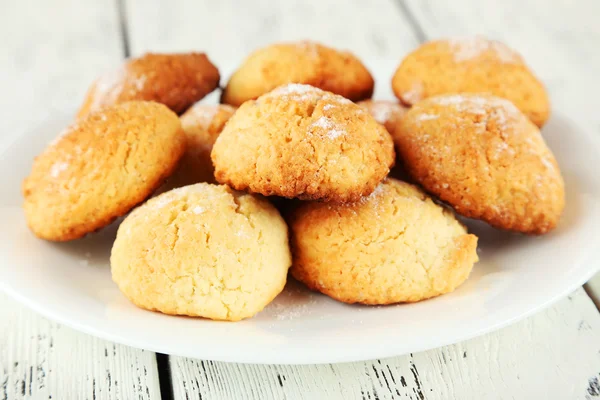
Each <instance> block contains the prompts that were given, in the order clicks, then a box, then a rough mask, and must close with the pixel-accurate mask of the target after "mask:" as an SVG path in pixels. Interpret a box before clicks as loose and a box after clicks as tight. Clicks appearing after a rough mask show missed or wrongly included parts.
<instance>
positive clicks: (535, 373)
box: [171, 289, 600, 400]
mask: <svg viewBox="0 0 600 400" xmlns="http://www.w3.org/2000/svg"><path fill="white" fill-rule="evenodd" d="M315 340H318V338H315ZM599 352H600V317H599V316H598V313H597V311H596V309H595V308H594V306H593V304H592V303H591V302H590V300H589V298H588V297H587V296H586V294H585V293H584V292H583V290H581V289H579V290H577V291H576V292H575V293H573V294H572V295H571V296H569V297H568V298H567V299H565V300H564V301H561V302H559V303H558V304H557V305H556V306H555V307H551V308H549V309H547V310H545V311H543V312H541V313H539V314H537V315H535V316H534V317H532V318H529V319H526V320H525V321H522V322H520V323H517V324H515V325H513V326H510V327H508V328H505V329H502V330H500V331H497V332H495V333H492V334H489V335H486V336H483V337H481V338H476V339H472V340H469V341H466V342H463V343H459V344H456V345H452V346H447V347H444V348H441V349H436V350H431V351H426V352H422V353H418V354H411V355H406V356H401V357H394V358H390V359H385V360H376V361H368V362H357V363H345V364H333V365H303V366H292V365H242V364H231V363H221V362H211V361H200V360H192V359H187V358H182V357H171V369H172V371H173V385H174V398H176V399H180V398H181V399H183V398H186V399H197V398H208V399H238V398H244V399H264V400H266V399H288V400H296V399H315V398H326V399H330V400H334V399H355V398H363V399H379V400H383V399H393V398H406V399H415V400H419V399H429V400H435V399H508V398H515V399H526V398H546V399H550V398H552V399H586V398H592V397H586V396H593V395H597V389H596V388H597V385H598V380H599V379H600V374H599V372H600V353H599Z"/></svg>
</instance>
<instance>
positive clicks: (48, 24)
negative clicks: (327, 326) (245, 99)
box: [0, 0, 600, 400]
mask: <svg viewBox="0 0 600 400" xmlns="http://www.w3.org/2000/svg"><path fill="white" fill-rule="evenodd" d="M599 16H600V1H598V0H585V1H584V0H579V1H575V2H574V1H572V0H560V1H546V0H537V1H536V0H504V1H485V0H455V1H453V2H447V1H441V0H440V1H424V0H408V1H405V2H403V1H401V0H387V1H384V0H373V1H371V2H366V1H362V0H352V1H344V0H317V1H308V0H304V1H303V0H293V1H267V0H261V1H244V2H242V1H239V2H238V1H235V0H227V1H224V0H221V1H210V0H202V1H198V0H182V1H160V0H151V1H148V0H114V1H109V0H103V1H96V0H72V1H67V0H55V1H43V0H38V1H34V0H26V1H12V2H9V1H4V2H2V6H1V8H0V44H1V46H0V48H1V49H2V50H1V55H0V59H1V61H2V62H1V63H0V73H1V75H2V79H1V80H0V82H1V86H0V89H1V90H0V110H2V113H1V115H2V123H3V126H4V131H3V133H2V135H0V145H3V144H6V143H7V142H8V141H10V138H11V137H14V136H15V135H17V134H18V133H19V132H21V131H23V130H26V129H29V128H31V127H33V126H35V125H36V124H38V123H40V122H41V121H43V120H44V118H46V117H47V116H48V115H50V114H51V113H52V112H53V110H62V109H69V108H72V107H74V106H75V105H76V104H77V103H78V102H79V101H80V99H81V98H82V96H83V94H84V91H85V89H86V88H87V86H88V84H89V83H90V82H91V80H92V79H93V78H94V77H95V76H96V75H97V74H98V72H99V71H103V70H106V69H107V68H109V67H111V66H114V65H116V64H118V63H119V62H120V61H121V60H122V59H123V58H124V57H125V56H129V55H138V54H141V53H143V52H145V51H147V50H154V51H182V50H203V51H206V52H207V53H208V54H209V56H210V57H211V59H213V60H215V61H216V63H217V64H219V65H225V64H227V63H231V62H233V63H237V62H239V61H240V59H241V57H242V56H244V55H245V54H247V53H248V51H249V50H251V49H254V48H256V47H258V46H261V45H265V44H268V43H271V42H273V41H281V40H295V39H304V38H311V39H316V40H320V41H322V42H324V43H326V44H329V45H332V46H335V47H342V48H350V49H352V50H353V51H355V52H356V53H357V54H358V55H359V56H361V57H364V58H377V57H380V58H389V57H395V58H398V60H399V59H400V58H401V57H402V55H403V54H405V53H406V52H407V51H409V50H411V49H412V48H414V47H415V46H417V45H418V44H419V43H420V42H422V41H424V40H427V39H430V38H435V37H440V36H446V35H465V34H476V33H479V34H485V35H489V36H491V37H494V38H497V39H500V40H503V41H505V42H507V43H508V44H509V45H511V46H513V47H515V48H517V49H518V50H519V51H520V52H521V53H523V54H524V55H525V57H526V59H527V60H528V62H529V63H530V65H531V66H532V67H533V69H534V70H535V71H536V72H537V73H538V74H539V75H540V76H541V78H542V79H543V80H544V82H546V83H547V85H548V87H549V89H550V92H551V94H552V99H553V105H554V107H555V108H557V109H558V108H560V109H561V110H562V111H563V112H565V113H569V114H570V115H573V116H575V117H577V118H579V120H580V121H581V123H582V125H583V126H585V127H586V128H588V129H591V130H595V131H596V132H598V134H600V113H599V112H598V107H599V106H600V102H599V101H597V99H598V93H599V92H600V78H598V71H600V56H599V55H598V45H599V44H600V25H599V24H598V22H597V18H598V17H599ZM381 84H387V83H385V82H383V83H381ZM9 172H10V171H4V172H3V173H9ZM598 262H599V263H600V260H598ZM0 278H1V277H0ZM592 282H594V280H592ZM595 282H596V283H595V284H594V283H589V284H588V285H587V286H586V291H587V293H586V291H584V289H578V290H576V291H575V292H574V293H572V294H571V295H570V296H569V297H567V298H565V299H563V300H561V301H559V302H558V303H556V304H555V305H553V306H552V307H550V308H548V309H547V310H545V311H543V312H540V313H539V314H537V315H535V316H533V317H531V318H528V319H526V320H524V321H522V322H519V323H517V324H515V325H513V326H510V327H508V328H505V329H502V330H500V331H497V332H495V333H492V334H489V335H486V336H483V337H479V338H476V339H473V340H469V341H467V342H464V343H459V344H456V345H452V346H447V347H444V348H440V349H436V350H431V351H427V352H423V353H418V354H410V355H405V356H401V357H395V358H391V359H386V360H376V361H370V362H358V363H348V364H338V365H322V366H260V365H238V364H226V363H219V362H211V361H199V360H191V359H186V358H181V357H168V356H165V355H159V354H154V353H152V352H148V351H142V350H136V349H133V348H129V347H126V346H122V345H118V344H113V343H109V342H107V341H104V340H100V339H96V338H94V337H91V336H87V335H85V334H82V333H78V332H75V331H73V330H71V329H69V328H66V327H64V326H61V325H58V324H56V323H54V322H51V321H48V320H46V319H44V318H42V317H40V316H38V315H36V314H34V313H33V312H31V311H29V310H27V309H25V308H24V307H22V306H20V305H19V304H17V303H16V302H15V301H13V300H10V299H8V298H7V297H6V296H4V295H2V294H0V321H1V322H0V399H17V398H36V399H37V398H40V399H78V398H83V399H129V398H138V399H158V398H161V397H162V398H163V399H171V398H175V399H181V398H189V399H197V398H203V399H238V398H239V399H242V398H243V399H318V398H319V399H320V398H327V399H354V398H362V399H390V398H405V399H420V400H423V399H484V398H485V399H528V398H535V399H538V398H544V399H590V400H591V399H595V398H599V399H600V314H599V313H598V310H597V308H596V307H595V306H594V303H593V302H592V300H591V299H590V297H589V295H588V293H589V294H590V295H592V297H593V296H594V293H600V277H596V278H595ZM594 287H596V289H594ZM596 298H600V295H598V294H596ZM597 304H598V303H597Z"/></svg>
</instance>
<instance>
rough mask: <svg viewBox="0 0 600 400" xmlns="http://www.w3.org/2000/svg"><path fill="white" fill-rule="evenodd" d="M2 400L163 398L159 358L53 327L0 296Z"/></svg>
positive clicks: (48, 322)
mask: <svg viewBox="0 0 600 400" xmlns="http://www.w3.org/2000/svg"><path fill="white" fill-rule="evenodd" d="M0 305H1V306H0V320H1V321H2V324H1V325H0V346H1V348H0V398H3V399H21V398H36V399H38V398H40V399H41V398H44V399H49V398H53V399H75V398H90V399H91V398H94V399H115V400H116V399H123V398H133V397H135V398H139V399H156V398H160V389H159V385H158V372H157V369H156V358H155V355H154V353H152V352H148V351H141V350H137V349H133V348H131V347H127V346H121V345H117V344H114V343H111V342H107V341H105V340H101V339H97V338H94V337H92V336H89V335H85V334H83V333H79V332H76V331H74V330H72V329H70V328H67V327H65V326H63V325H59V324H56V323H54V322H50V321H48V320H47V319H45V318H42V317H40V316H39V315H37V314H35V313H33V312H31V311H29V310H27V309H26V308H25V307H23V306H21V305H19V304H17V303H15V302H14V301H12V300H9V299H8V298H7V297H6V296H5V295H3V294H0Z"/></svg>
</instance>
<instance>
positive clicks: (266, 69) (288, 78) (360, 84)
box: [221, 41, 375, 106]
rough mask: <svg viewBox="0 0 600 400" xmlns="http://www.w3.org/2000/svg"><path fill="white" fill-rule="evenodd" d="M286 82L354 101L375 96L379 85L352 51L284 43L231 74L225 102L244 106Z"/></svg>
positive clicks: (255, 55) (257, 54) (253, 56)
mask: <svg viewBox="0 0 600 400" xmlns="http://www.w3.org/2000/svg"><path fill="white" fill-rule="evenodd" d="M286 83H304V84H307V85H311V86H315V87H318V88H321V89H323V90H327V91H329V92H333V93H336V94H339V95H341V96H343V97H346V98H347V99H350V100H352V101H359V100H364V99H368V98H371V95H372V94H373V88H374V85H375V82H374V80H373V77H372V76H371V74H370V72H369V71H368V70H367V68H366V67H365V66H364V65H363V63H362V62H361V61H360V60H359V59H358V58H356V56H354V55H353V54H351V53H350V52H347V51H340V50H336V49H332V48H330V47H327V46H323V45H321V44H319V43H315V42H311V41H301V42H295V43H280V44H274V45H271V46H267V47H265V48H262V49H259V50H257V51H255V52H253V53H252V54H250V56H248V58H246V60H244V62H243V63H242V65H241V66H240V68H239V69H238V70H237V71H236V72H235V73H234V74H233V75H232V76H231V79H230V80H229V82H228V83H227V86H226V87H225V89H224V90H223V94H222V97H221V102H223V103H226V104H231V105H233V106H240V105H241V104H242V103H243V102H245V101H247V100H253V99H256V98H258V97H259V96H261V95H263V94H265V93H267V92H269V91H271V90H273V89H275V88H276V87H277V86H280V85H283V84H286Z"/></svg>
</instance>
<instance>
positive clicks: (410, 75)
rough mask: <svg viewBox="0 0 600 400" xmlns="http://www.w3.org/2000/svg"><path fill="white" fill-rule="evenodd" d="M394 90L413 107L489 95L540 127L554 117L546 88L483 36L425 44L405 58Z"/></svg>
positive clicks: (514, 56)
mask: <svg viewBox="0 0 600 400" xmlns="http://www.w3.org/2000/svg"><path fill="white" fill-rule="evenodd" d="M392 89H393V90H394V93H395V94H396V96H397V97H398V99H400V101H401V102H402V103H404V104H406V105H409V106H411V105H414V104H416V103H418V102H419V101H420V100H423V99H426V98H428V97H431V96H436V95H442V94H448V93H489V94H492V95H495V96H498V97H503V98H506V99H508V100H510V101H511V102H512V103H514V104H515V105H516V106H517V107H518V108H519V109H520V110H521V111H522V112H523V113H524V114H525V115H527V116H528V117H529V118H530V119H531V121H533V123H535V124H536V125H537V126H542V125H544V123H545V122H546V120H547V119H548V116H549V115H550V101H549V99H548V94H547V93H546V89H545V88H544V85H543V84H542V83H541V82H540V81H539V80H538V78H537V77H536V76H535V75H534V74H533V72H531V70H530V69H529V68H528V66H527V65H526V64H525V61H524V60H523V58H522V57H521V56H520V55H519V54H518V53H517V52H516V51H514V50H512V49H511V48H509V47H508V46H506V45H505V44H503V43H500V42H497V41H494V40H489V39H486V38H483V37H478V36H475V37H465V38H454V39H445V40H435V41H431V42H428V43H425V44H423V45H422V46H420V47H419V48H418V49H416V50H415V51H413V52H412V53H410V54H409V55H408V56H407V57H406V58H405V59H404V60H402V63H401V64H400V66H399V67H398V69H397V70H396V72H395V73H394V76H393V78H392Z"/></svg>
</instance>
